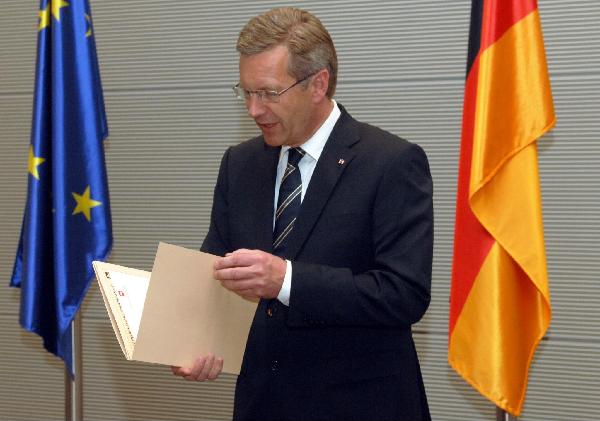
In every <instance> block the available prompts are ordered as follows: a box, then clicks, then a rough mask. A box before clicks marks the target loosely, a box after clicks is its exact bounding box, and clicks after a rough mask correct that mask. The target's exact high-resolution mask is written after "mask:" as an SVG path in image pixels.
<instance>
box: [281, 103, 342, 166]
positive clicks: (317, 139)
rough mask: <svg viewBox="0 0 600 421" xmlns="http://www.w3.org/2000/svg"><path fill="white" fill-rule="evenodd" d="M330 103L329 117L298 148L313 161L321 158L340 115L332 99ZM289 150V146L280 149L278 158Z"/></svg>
mask: <svg viewBox="0 0 600 421" xmlns="http://www.w3.org/2000/svg"><path fill="white" fill-rule="evenodd" d="M332 101H333V109H332V110H331V113H329V117H327V119H326V120H325V121H324V122H323V124H321V127H319V129H318V130H317V131H316V132H315V134H313V135H312V136H311V138H310V139H308V140H307V141H306V142H304V143H303V144H302V145H300V147H301V148H302V149H303V150H304V151H305V152H306V153H307V154H308V155H309V156H310V157H311V158H313V159H314V160H315V161H318V160H319V158H320V157H321V153H322V152H323V148H324V147H325V144H326V143H327V139H329V136H330V135H331V132H332V131H333V127H334V126H335V123H337V121H338V119H339V118H340V115H341V114H342V113H341V111H340V108H339V107H338V105H337V102H335V100H333V99H332ZM289 148H290V147H289V146H284V147H282V148H281V155H280V156H283V154H285V152H286V151H287V150H288V149H289Z"/></svg>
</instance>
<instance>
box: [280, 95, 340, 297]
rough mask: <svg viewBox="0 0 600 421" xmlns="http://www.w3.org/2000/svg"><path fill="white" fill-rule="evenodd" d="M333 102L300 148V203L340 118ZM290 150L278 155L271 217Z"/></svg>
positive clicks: (287, 286)
mask: <svg viewBox="0 0 600 421" xmlns="http://www.w3.org/2000/svg"><path fill="white" fill-rule="evenodd" d="M332 101H333V109H332V110H331V113H330V114H329V117H327V119H326V120H325V121H324V122H323V124H322V125H321V127H319V129H318V130H317V131H316V132H315V134H314V135H312V137H311V138H310V139H308V140H307V141H306V142H304V143H303V144H302V145H300V147H301V148H302V149H303V150H304V152H306V154H305V155H304V157H303V158H302V159H301V160H300V162H299V164H298V167H299V169H300V177H301V178H302V194H301V196H300V201H303V200H304V195H305V194H306V190H307V189H308V184H309V183H310V179H311V178H312V175H313V172H314V170H315V167H316V166H317V161H318V160H319V157H320V156H321V152H323V148H324V147H325V143H327V139H329V135H331V132H332V131H333V127H334V126H335V123H337V121H338V119H339V118H340V115H341V112H340V109H339V107H338V106H337V103H336V102H335V100H332ZM289 149H290V147H289V146H283V147H282V148H281V152H280V154H279V163H278V164H277V178H276V179H275V201H274V203H273V215H275V211H276V210H277V199H278V198H279V186H281V179H282V178H283V173H284V172H285V169H286V167H287V161H288V153H287V151H288V150H289ZM273 228H275V217H273ZM286 262H287V268H286V271H285V276H284V278H283V285H282V286H281V290H280V291H279V295H278V296H277V299H278V300H279V301H281V302H282V303H283V304H285V305H286V306H288V305H290V291H291V290H292V263H291V262H290V261H289V260H286Z"/></svg>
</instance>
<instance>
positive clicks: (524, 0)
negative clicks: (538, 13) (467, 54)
mask: <svg viewBox="0 0 600 421" xmlns="http://www.w3.org/2000/svg"><path fill="white" fill-rule="evenodd" d="M535 10H537V1H536V0H519V1H514V0H485V1H484V6H483V17H482V22H481V47H480V50H479V51H483V50H485V49H486V48H488V47H489V46H490V45H492V44H493V43H495V42H496V41H498V39H499V38H500V37H501V36H502V35H504V33H505V32H506V31H507V30H508V29H509V28H510V27H511V26H513V25H514V24H515V23H517V22H518V21H520V20H521V19H523V18H524V17H525V16H527V15H528V14H530V13H531V12H533V11H535Z"/></svg>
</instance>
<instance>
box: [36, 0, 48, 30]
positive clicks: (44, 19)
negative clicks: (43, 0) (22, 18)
mask: <svg viewBox="0 0 600 421" xmlns="http://www.w3.org/2000/svg"><path fill="white" fill-rule="evenodd" d="M48 8H49V6H46V7H45V8H43V9H42V10H40V11H39V12H38V16H39V17H40V23H39V25H38V31H41V30H42V29H44V28H46V27H48V26H50V12H49V10H48Z"/></svg>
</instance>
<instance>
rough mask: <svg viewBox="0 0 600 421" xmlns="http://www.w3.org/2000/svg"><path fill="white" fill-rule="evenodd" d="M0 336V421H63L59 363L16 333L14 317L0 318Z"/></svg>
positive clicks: (30, 337)
mask: <svg viewBox="0 0 600 421" xmlns="http://www.w3.org/2000/svg"><path fill="white" fill-rule="evenodd" d="M3 289H6V287H5V286H3ZM0 332H1V335H2V336H1V338H0V346H1V348H0V349H1V350H2V354H1V355H2V358H0V420H42V419H43V420H61V419H62V420H64V415H63V408H64V393H63V392H64V388H63V384H64V371H63V366H62V363H61V362H60V361H59V360H58V359H57V358H55V357H54V356H52V355H50V354H48V353H47V352H44V351H42V350H41V345H40V339H39V337H38V336H36V335H34V334H32V333H24V332H23V331H22V330H21V329H20V327H19V325H18V323H16V321H15V316H14V313H12V314H0Z"/></svg>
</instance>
